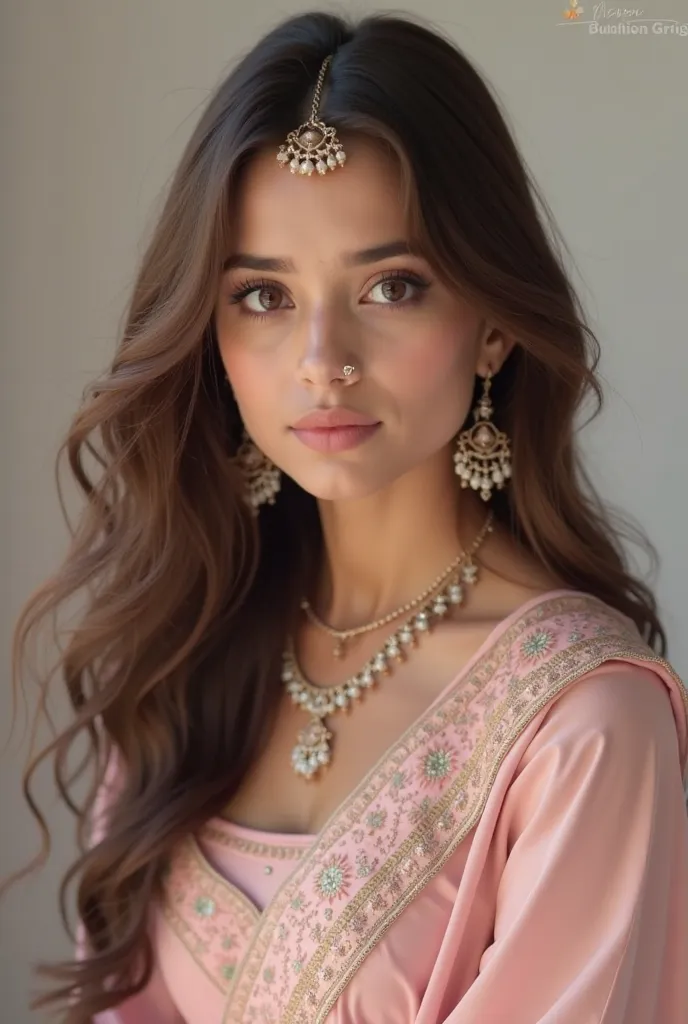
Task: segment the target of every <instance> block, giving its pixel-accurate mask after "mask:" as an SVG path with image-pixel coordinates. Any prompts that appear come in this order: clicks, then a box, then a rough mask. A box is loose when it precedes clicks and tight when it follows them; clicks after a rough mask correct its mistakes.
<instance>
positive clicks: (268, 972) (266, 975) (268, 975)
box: [263, 967, 275, 985]
mask: <svg viewBox="0 0 688 1024" xmlns="http://www.w3.org/2000/svg"><path fill="white" fill-rule="evenodd" d="M274 980H275V972H274V971H273V969H272V967H266V968H265V970H264V971H263V981H264V982H265V983H266V984H267V985H271V984H272V982H273V981H274Z"/></svg>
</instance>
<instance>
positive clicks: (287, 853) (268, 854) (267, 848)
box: [199, 822, 310, 860]
mask: <svg viewBox="0 0 688 1024" xmlns="http://www.w3.org/2000/svg"><path fill="white" fill-rule="evenodd" d="M199 834H200V837H201V838H202V839H207V840H208V841H209V842H213V843H219V844H220V845H221V846H227V847H230V848H231V849H234V850H239V851H240V852H241V853H251V854H255V856H256V857H263V858H268V859H270V860H301V858H302V857H303V855H304V854H305V853H307V852H308V849H309V846H308V844H307V843H304V845H303V846H301V845H300V844H294V845H290V844H289V843H284V844H282V843H279V844H277V843H260V842H257V841H256V840H254V839H245V838H244V837H243V836H237V835H233V834H232V833H231V832H225V831H224V829H222V828H218V827H217V826H216V825H213V824H212V822H207V823H206V824H205V825H204V826H203V827H202V829H201V830H200V833H199ZM308 838H310V837H308Z"/></svg>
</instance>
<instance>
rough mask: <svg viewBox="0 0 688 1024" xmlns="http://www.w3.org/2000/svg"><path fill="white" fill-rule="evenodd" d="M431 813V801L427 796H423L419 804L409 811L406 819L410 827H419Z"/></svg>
mask: <svg viewBox="0 0 688 1024" xmlns="http://www.w3.org/2000/svg"><path fill="white" fill-rule="evenodd" d="M431 811H432V800H431V799H430V797H429V796H424V797H423V799H422V800H421V802H420V803H419V804H416V805H415V807H412V808H411V810H410V811H409V815H408V819H409V821H410V822H411V824H412V825H419V824H420V823H421V822H422V821H423V820H424V819H425V818H427V817H428V816H429V814H430V812H431Z"/></svg>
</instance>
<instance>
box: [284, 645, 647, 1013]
mask: <svg viewBox="0 0 688 1024" xmlns="http://www.w3.org/2000/svg"><path fill="white" fill-rule="evenodd" d="M591 646H593V647H594V648H595V649H596V651H597V654H596V655H595V657H594V658H593V660H592V661H590V662H587V661H586V662H584V663H583V666H582V671H581V667H580V666H578V667H575V668H573V669H571V670H570V671H569V672H568V674H563V672H565V671H566V669H567V668H568V665H567V662H568V660H569V659H568V658H566V659H562V670H563V672H562V675H561V677H560V678H559V679H557V681H556V682H553V681H551V678H550V677H551V673H552V666H551V665H548V666H545V667H543V668H539V669H536V670H535V671H534V672H532V673H531V675H530V676H529V677H527V679H526V680H524V685H523V687H522V688H521V689H520V690H519V696H520V697H522V696H523V694H524V693H526V694H527V691H530V694H531V695H532V697H533V698H534V699H533V700H532V702H531V703H528V702H527V700H526V704H525V710H522V711H521V714H520V717H519V715H518V708H519V704H520V705H521V707H523V701H522V700H521V701H519V700H518V699H515V698H513V697H510V698H509V699H508V700H506V701H504V702H503V704H502V705H501V706H500V709H499V711H498V712H497V713H496V721H495V723H494V724H493V726H492V727H491V729H490V731H489V732H487V733H486V735H485V736H484V739H483V741H482V742H481V744H480V747H479V748H478V749H477V750H476V753H475V755H474V756H473V757H472V758H471V759H470V760H469V761H468V762H467V763H466V765H465V767H464V768H463V770H462V771H461V772H460V774H459V776H458V778H457V779H456V780H455V782H454V783H453V785H452V788H451V789H450V790H449V791H448V792H447V794H446V795H445V796H444V797H443V798H442V799H441V800H440V801H439V802H438V803H437V804H436V805H435V806H434V807H433V809H432V812H431V814H430V815H429V816H428V818H427V819H426V820H425V821H424V822H423V824H422V825H421V826H420V827H418V828H417V829H416V830H415V831H414V832H413V833H412V834H411V835H410V836H409V837H408V838H407V839H406V840H405V842H404V843H403V844H402V846H401V847H400V849H399V852H398V854H397V855H395V856H394V857H392V858H390V860H389V861H388V862H387V863H386V864H385V865H384V866H383V868H381V870H380V871H379V872H378V873H377V874H376V875H375V877H374V878H373V879H372V880H371V883H370V885H369V886H368V887H366V888H364V889H362V890H361V892H360V893H359V894H358V895H357V896H356V897H355V898H354V899H353V900H352V901H351V902H350V903H349V904H347V907H346V909H345V910H344V911H343V912H342V914H341V915H340V917H339V918H338V919H337V921H336V922H335V923H334V924H333V926H332V928H331V930H330V932H329V933H328V935H327V937H326V939H324V941H323V942H322V944H321V945H320V946H319V947H318V949H317V951H316V953H315V954H314V956H313V957H312V958H311V960H310V961H309V963H308V966H307V968H306V969H305V970H304V971H303V972H302V973H301V976H300V978H299V980H298V982H297V984H296V985H295V987H294V990H293V992H292V995H291V997H290V1000H289V1004H288V1006H287V1009H286V1011H285V1012H284V1014H283V1015H282V1016H281V1017H280V1024H306V1022H308V1024H322V1022H323V1021H324V1020H325V1018H326V1016H327V1014H328V1013H329V1011H330V1010H331V1008H332V1006H333V1005H334V1003H335V1002H336V1000H337V998H338V996H339V995H340V994H341V992H342V991H343V990H344V988H345V987H346V985H347V984H348V982H349V981H350V980H351V978H352V977H353V975H354V974H355V973H356V971H357V970H358V968H359V967H360V965H361V964H362V963H363V961H364V960H365V958H366V957H367V956H368V954H369V953H370V951H371V950H372V949H373V948H374V947H375V946H376V945H377V943H378V942H379V940H380V938H381V937H382V936H383V935H384V933H385V932H386V931H387V929H388V928H389V927H390V926H391V925H392V924H393V923H394V921H395V920H396V919H397V917H399V915H400V914H401V913H402V912H403V911H404V910H405V909H406V907H407V906H408V905H409V903H411V902H412V901H413V900H414V899H415V897H416V896H417V895H418V893H419V892H420V891H421V890H422V889H423V888H424V887H425V885H427V883H428V881H429V880H430V879H431V878H432V877H433V876H434V875H435V874H436V873H437V872H438V871H439V870H440V869H441V868H442V866H443V865H444V863H445V862H446V861H447V860H448V859H449V857H450V856H451V855H452V853H453V852H454V850H455V849H456V848H457V847H458V846H459V844H460V843H461V842H462V841H463V840H464V839H465V838H466V836H467V835H468V834H469V832H470V831H471V829H472V828H473V827H474V826H475V825H476V823H477V822H478V821H479V819H480V816H481V814H482V811H483V810H484V807H485V804H486V803H487V799H488V796H489V793H490V790H491V788H492V785H493V783H494V780H495V778H496V777H497V774H498V772H499V769H500V768H501V765H502V763H503V761H504V759H505V758H506V755H507V754H508V752H509V750H510V749H511V747H512V746H513V744H514V742H515V741H516V740H517V739H518V737H519V735H520V734H521V732H522V731H523V729H524V728H525V727H526V726H527V725H528V723H529V722H530V721H532V719H533V718H534V717H535V715H536V714H537V713H538V712H539V711H540V710H542V708H543V707H545V706H546V705H547V704H548V703H549V702H550V701H551V699H552V698H553V697H554V696H556V694H557V693H559V692H560V691H561V690H563V689H564V688H565V687H566V686H567V685H568V684H569V683H571V682H572V681H574V680H575V679H577V678H579V677H580V676H581V675H582V674H585V673H587V672H590V671H592V670H593V669H595V668H597V667H599V666H600V665H601V664H603V663H604V662H605V661H608V660H609V659H610V658H623V657H633V658H638V659H640V658H642V660H649V659H646V658H644V657H643V656H642V653H641V647H640V645H639V646H638V647H637V648H634V647H629V648H621V647H617V646H614V644H612V643H605V641H604V640H601V639H600V640H599V641H585V642H583V643H582V644H581V645H580V647H581V648H583V651H582V652H581V653H584V651H585V650H587V651H588V652H589V651H590V648H591ZM565 653H566V654H568V653H569V652H565ZM554 671H556V668H555V669H554ZM544 680H546V683H545V688H544V689H543V681H544ZM509 718H511V721H509ZM471 790H473V793H472V799H471V798H468V799H467V796H466V794H467V793H468V792H469V791H471ZM454 807H457V808H459V809H460V810H461V811H462V813H463V817H462V819H461V821H460V824H459V826H458V828H457V829H456V831H455V832H453V833H452V836H451V839H450V840H449V841H448V842H447V843H446V844H444V845H443V846H442V845H441V842H440V841H439V840H438V838H437V836H436V835H435V831H436V829H437V827H438V824H437V823H438V820H439V818H440V816H441V814H442V813H444V812H446V811H447V810H450V809H452V808H454ZM422 857H424V858H426V860H427V863H426V864H425V865H423V866H420V863H419V862H420V859H421V858H422ZM398 869H401V872H402V873H403V872H404V871H406V870H408V871H409V873H410V875H411V878H412V884H411V885H409V887H408V888H407V889H406V891H405V892H403V894H402V893H401V892H398V893H397V894H396V895H395V897H394V901H393V904H392V906H391V907H390V908H385V911H384V912H383V913H382V915H381V916H380V918H379V919H378V920H377V921H376V922H375V923H374V927H372V928H371V929H370V931H369V933H368V934H367V935H366V936H361V935H356V936H355V938H356V946H357V952H356V955H355V956H354V957H353V958H350V959H349V961H348V963H347V966H346V967H345V968H344V969H341V968H340V971H339V972H338V974H337V976H336V979H335V980H334V981H333V982H332V984H331V985H330V987H329V988H325V987H324V986H323V984H322V981H323V980H324V979H325V972H326V966H325V964H326V961H327V960H328V958H329V959H334V957H333V950H335V948H336V947H337V946H339V947H340V948H341V946H342V942H346V941H351V940H353V938H354V933H355V928H354V922H355V920H356V918H357V916H358V915H359V913H360V911H361V909H362V908H363V907H364V906H365V904H366V903H367V904H369V905H371V906H373V905H376V900H377V897H378V894H379V893H380V891H381V890H383V889H384V888H385V887H386V888H391V887H390V880H391V879H392V878H393V877H394V873H395V871H397V872H398ZM377 905H378V906H379V904H377ZM361 940H363V944H362V945H361ZM304 1003H307V1004H308V1005H309V1006H310V1007H312V1008H314V1009H316V1012H317V1016H315V1017H313V1016H311V1015H302V1014H299V1010H300V1009H301V1008H302V1006H303V1004H304Z"/></svg>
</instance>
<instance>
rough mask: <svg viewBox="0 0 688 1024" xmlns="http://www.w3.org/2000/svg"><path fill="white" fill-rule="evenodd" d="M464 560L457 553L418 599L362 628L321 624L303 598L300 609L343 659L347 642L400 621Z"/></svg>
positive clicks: (425, 599) (462, 553)
mask: <svg viewBox="0 0 688 1024" xmlns="http://www.w3.org/2000/svg"><path fill="white" fill-rule="evenodd" d="M465 558H466V552H465V551H461V552H459V554H458V555H457V556H456V558H455V559H454V560H453V561H452V562H450V564H449V565H448V566H447V568H446V569H445V570H444V572H441V573H440V575H439V576H437V577H436V578H435V579H434V580H433V581H432V583H431V584H430V586H429V587H427V588H426V589H425V590H424V591H423V593H422V594H419V595H418V597H414V599H413V600H412V601H408V602H407V603H406V604H402V605H401V606H400V607H399V608H397V609H396V610H395V611H393V612H389V614H388V615H385V616H384V617H383V618H381V619H375V621H374V622H367V623H366V624H365V625H364V626H355V627H353V628H352V629H335V628H334V627H333V626H329V625H328V624H327V623H326V622H323V620H322V619H321V618H319V617H318V616H317V615H316V613H315V612H314V611H313V608H312V607H311V605H310V602H309V601H307V600H306V599H305V598H304V600H303V601H302V602H301V608H302V609H303V610H304V611H305V613H306V616H307V617H308V619H309V621H310V622H312V623H313V625H314V626H317V628H318V629H321V630H322V631H323V632H324V633H328V634H329V635H330V636H332V637H334V638H335V640H336V643H335V645H334V648H333V651H332V653H333V654H334V656H335V658H343V657H344V655H345V654H346V642H347V640H352V639H353V638H354V637H355V636H361V635H362V634H363V633H372V631H373V630H375V629H380V627H381V626H386V625H387V624H388V623H390V622H394V620H395V619H400V618H401V616H402V615H407V614H408V613H409V612H412V611H413V609H414V608H417V607H418V605H420V604H423V602H425V601H427V600H428V598H429V597H431V596H432V595H433V594H434V593H435V591H436V590H439V588H440V587H441V585H442V584H443V583H444V581H445V580H446V579H447V577H448V576H451V574H452V572H453V571H454V570H455V569H456V568H458V566H459V565H461V563H462V562H463V561H464V560H465Z"/></svg>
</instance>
